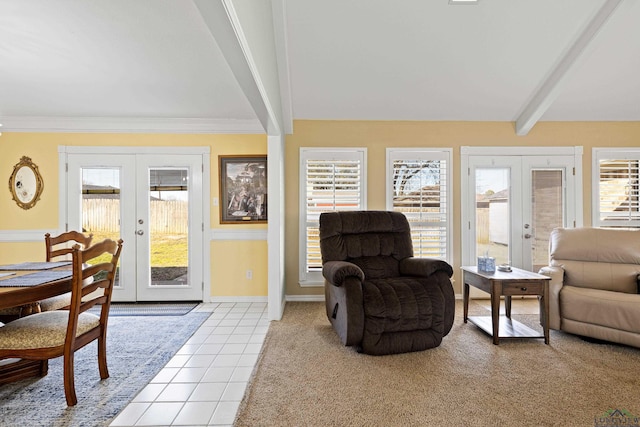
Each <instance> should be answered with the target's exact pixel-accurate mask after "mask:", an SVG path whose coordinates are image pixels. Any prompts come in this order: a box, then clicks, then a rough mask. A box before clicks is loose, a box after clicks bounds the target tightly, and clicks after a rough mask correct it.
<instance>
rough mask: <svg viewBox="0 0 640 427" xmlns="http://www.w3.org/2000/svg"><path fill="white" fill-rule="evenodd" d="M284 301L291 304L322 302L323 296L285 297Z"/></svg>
mask: <svg viewBox="0 0 640 427" xmlns="http://www.w3.org/2000/svg"><path fill="white" fill-rule="evenodd" d="M285 301H291V302H323V301H324V295H286V296H285Z"/></svg>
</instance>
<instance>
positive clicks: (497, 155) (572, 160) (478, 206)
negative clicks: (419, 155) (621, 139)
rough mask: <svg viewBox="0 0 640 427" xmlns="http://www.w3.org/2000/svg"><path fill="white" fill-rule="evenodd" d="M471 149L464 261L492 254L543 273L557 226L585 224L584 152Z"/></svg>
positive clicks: (466, 155)
mask: <svg viewBox="0 0 640 427" xmlns="http://www.w3.org/2000/svg"><path fill="white" fill-rule="evenodd" d="M465 148H466V149H463V150H462V151H463V155H462V163H463V165H462V166H463V171H464V172H466V173H465V174H463V178H462V188H463V212H462V242H463V252H462V264H463V265H475V264H476V259H477V257H478V256H482V255H488V256H491V257H495V259H496V265H498V264H506V263H508V264H510V265H512V266H514V267H519V268H522V269H525V270H529V271H534V272H537V271H538V270H539V269H540V268H541V267H542V266H545V265H547V264H548V260H549V250H548V248H549V234H550V232H551V230H553V228H555V227H575V226H578V225H581V222H582V216H581V215H580V214H579V213H578V212H579V210H578V209H577V207H580V208H581V206H582V202H581V188H582V187H581V184H580V182H579V180H578V179H577V178H576V177H577V176H581V174H579V173H578V174H576V170H577V169H579V167H580V165H581V150H574V148H573V147H568V148H564V149H563V148H560V149H556V148H553V147H552V148H540V149H531V148H528V149H520V148H517V147H516V148H509V147H504V148H500V149H495V151H494V149H492V148H491V147H487V148H484V149H481V148H480V147H476V148H471V147H465ZM576 148H580V147H576ZM483 151H485V152H488V153H486V154H485V153H483ZM544 152H547V153H549V152H550V153H551V154H546V155H542V154H540V153H544ZM554 152H555V153H554ZM465 175H466V176H465Z"/></svg>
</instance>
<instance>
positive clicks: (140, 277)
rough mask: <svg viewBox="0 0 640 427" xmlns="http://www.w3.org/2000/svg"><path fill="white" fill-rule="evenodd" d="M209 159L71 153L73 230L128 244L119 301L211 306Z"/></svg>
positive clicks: (69, 221) (69, 200)
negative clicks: (207, 283)
mask: <svg viewBox="0 0 640 427" xmlns="http://www.w3.org/2000/svg"><path fill="white" fill-rule="evenodd" d="M203 158H204V156H203V155H199V154H171V155H163V154H148V153H141V154H136V153H133V154H130V153H127V154H109V153H103V154H100V155H96V154H68V155H67V177H66V184H67V224H68V225H67V228H68V229H78V230H79V229H82V230H83V231H84V232H85V233H92V234H94V241H96V240H99V239H100V240H101V239H103V238H106V237H109V238H112V239H113V238H122V239H123V240H124V246H123V252H122V256H121V257H120V278H119V281H118V286H116V287H114V293H113V300H114V301H202V300H203V287H204V281H203V252H204V251H203V247H204V241H203V240H204V239H203V234H204V233H203V230H204V222H203V200H204V197H203V194H204V193H203Z"/></svg>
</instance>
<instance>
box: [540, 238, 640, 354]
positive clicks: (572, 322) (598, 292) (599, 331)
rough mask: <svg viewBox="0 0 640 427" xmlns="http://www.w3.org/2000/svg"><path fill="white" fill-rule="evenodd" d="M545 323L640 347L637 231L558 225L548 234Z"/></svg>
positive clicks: (559, 328)
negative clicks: (546, 318)
mask: <svg viewBox="0 0 640 427" xmlns="http://www.w3.org/2000/svg"><path fill="white" fill-rule="evenodd" d="M549 258H550V263H549V264H550V265H549V266H548V267H543V268H542V269H541V270H540V273H542V274H545V275H547V276H550V277H551V281H550V282H549V327H550V328H551V329H557V330H562V331H565V332H569V333H572V334H576V335H581V336H586V337H592V338H596V339H599V340H605V341H612V342H617V343H621V344H628V345H632V346H635V347H640V294H639V288H638V286H639V285H638V275H639V274H640V232H639V231H632V230H611V229H601V228H575V229H564V228H557V229H555V230H553V231H552V232H551V236H550V239H549Z"/></svg>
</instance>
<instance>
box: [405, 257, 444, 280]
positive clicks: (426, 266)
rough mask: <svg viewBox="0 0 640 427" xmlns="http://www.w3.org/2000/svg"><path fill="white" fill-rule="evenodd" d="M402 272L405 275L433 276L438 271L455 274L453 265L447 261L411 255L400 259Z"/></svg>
mask: <svg viewBox="0 0 640 427" xmlns="http://www.w3.org/2000/svg"><path fill="white" fill-rule="evenodd" d="M399 268H400V274H401V275H403V276H422V277H428V276H431V275H432V274H433V273H435V272H436V271H444V272H445V273H447V274H448V275H449V277H451V276H453V267H451V265H450V264H449V263H447V262H446V261H442V260H439V259H433V258H415V257H409V258H404V259H402V260H400V264H399Z"/></svg>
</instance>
